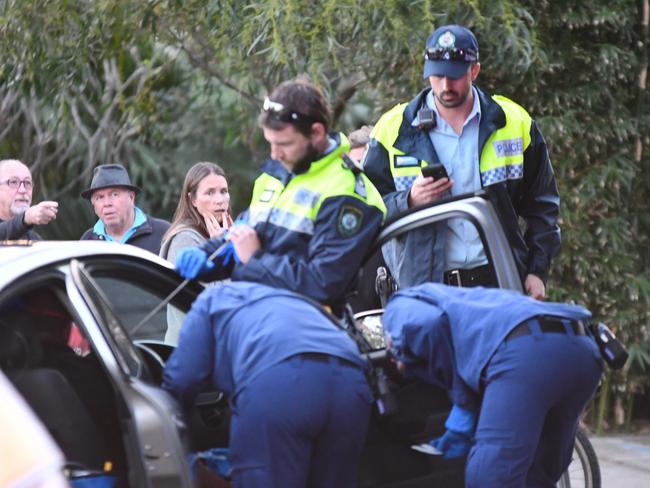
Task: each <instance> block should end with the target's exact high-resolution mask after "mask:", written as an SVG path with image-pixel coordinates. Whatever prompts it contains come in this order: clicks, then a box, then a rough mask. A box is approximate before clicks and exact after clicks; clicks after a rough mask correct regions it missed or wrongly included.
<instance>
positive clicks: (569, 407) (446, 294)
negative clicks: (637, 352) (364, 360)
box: [384, 283, 603, 488]
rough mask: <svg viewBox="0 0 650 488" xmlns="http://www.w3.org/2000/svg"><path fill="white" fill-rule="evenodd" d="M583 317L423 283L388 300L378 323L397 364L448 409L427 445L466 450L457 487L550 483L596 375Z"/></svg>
mask: <svg viewBox="0 0 650 488" xmlns="http://www.w3.org/2000/svg"><path fill="white" fill-rule="evenodd" d="M590 315H591V314H590V313H589V312H588V311H587V310H585V309H584V308H582V307H579V306H576V305H567V304H560V303H549V302H540V301H536V300H534V299H533V298H530V297H527V296H524V295H522V294H520V293H517V292H514V291H509V290H498V289H491V288H490V289H488V288H482V287H479V288H457V287H450V286H445V285H442V284H433V283H430V284H424V285H420V286H417V287H413V288H409V289H406V290H404V291H401V292H399V293H397V294H396V295H394V297H393V298H392V299H391V301H390V302H389V304H388V306H387V307H386V313H385V316H384V327H385V329H386V332H387V336H388V337H387V339H388V341H389V343H392V344H391V347H392V350H393V352H394V354H395V356H396V357H397V359H398V361H399V362H398V367H399V368H400V369H401V370H402V371H403V372H404V373H405V374H408V375H411V376H413V377H417V378H420V379H422V380H424V381H428V382H430V383H433V384H436V385H438V386H440V387H442V388H445V389H447V390H448V391H449V394H450V398H451V400H452V402H453V403H454V406H453V408H452V411H451V414H450V415H449V417H448V419H447V422H446V423H445V426H446V428H447V432H446V433H445V434H444V435H443V436H442V437H441V438H439V439H435V440H433V441H432V442H431V444H432V447H435V448H436V449H437V450H438V451H441V452H442V454H443V455H444V456H445V457H447V458H450V457H461V456H464V455H466V454H467V453H468V452H469V458H468V460H467V466H466V470H465V480H466V481H465V483H466V486H468V487H481V488H486V487H499V488H503V487H521V486H535V487H549V488H550V487H554V486H555V483H556V482H557V481H558V480H559V478H560V476H561V474H562V473H563V472H564V471H565V470H566V468H567V467H568V465H569V463H570V461H571V452H572V450H573V439H574V437H575V433H576V429H577V426H578V421H579V416H580V414H581V412H582V410H583V409H584V407H585V405H586V403H587V402H588V401H589V399H590V398H591V396H592V395H593V393H594V391H595V389H596V386H597V384H598V380H599V379H600V376H601V373H602V367H603V366H602V360H601V357H600V353H599V351H598V347H597V346H596V343H595V341H594V340H593V338H592V337H591V336H590V335H588V333H587V331H586V329H585V326H584V322H583V321H586V320H587V319H588V318H589V317H590ZM479 406H480V412H479ZM470 448H471V451H470Z"/></svg>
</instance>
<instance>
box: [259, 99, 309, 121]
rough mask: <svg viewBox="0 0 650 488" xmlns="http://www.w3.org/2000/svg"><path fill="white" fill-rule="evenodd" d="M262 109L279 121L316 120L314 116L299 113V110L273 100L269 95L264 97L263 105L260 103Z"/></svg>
mask: <svg viewBox="0 0 650 488" xmlns="http://www.w3.org/2000/svg"><path fill="white" fill-rule="evenodd" d="M262 111H263V112H268V113H271V114H272V115H273V117H275V118H276V119H277V120H279V121H280V122H286V123H300V122H306V123H313V122H317V120H316V119H315V118H314V117H310V116H309V115H305V114H301V113H300V112H296V111H293V110H290V109H288V108H287V107H285V106H284V105H283V104H281V103H280V102H274V101H273V100H271V99H270V98H269V97H266V98H265V99H264V105H262Z"/></svg>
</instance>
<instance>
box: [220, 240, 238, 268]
mask: <svg viewBox="0 0 650 488" xmlns="http://www.w3.org/2000/svg"><path fill="white" fill-rule="evenodd" d="M217 256H218V257H220V258H221V263H222V264H223V266H228V264H229V263H230V261H231V260H234V261H235V263H237V264H239V263H241V261H240V260H239V256H237V251H235V246H233V244H232V241H228V242H227V243H226V245H225V246H224V247H223V248H222V249H221V251H219V252H218V253H217Z"/></svg>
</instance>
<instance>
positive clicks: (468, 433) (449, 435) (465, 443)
mask: <svg viewBox="0 0 650 488" xmlns="http://www.w3.org/2000/svg"><path fill="white" fill-rule="evenodd" d="M445 427H447V432H445V433H444V434H443V436H442V437H438V438H437V439H434V440H433V441H431V445H432V446H433V447H435V448H436V449H438V450H439V451H440V452H442V454H443V457H444V458H445V459H454V458H458V457H463V456H467V453H469V450H470V448H471V447H472V436H473V435H474V430H475V429H476V413H475V412H473V411H471V410H466V409H464V408H461V407H459V406H458V405H454V406H453V407H452V408H451V412H450V413H449V417H447V421H446V422H445Z"/></svg>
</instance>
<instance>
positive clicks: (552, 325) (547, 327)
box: [506, 315, 587, 342]
mask: <svg viewBox="0 0 650 488" xmlns="http://www.w3.org/2000/svg"><path fill="white" fill-rule="evenodd" d="M535 324H537V326H538V327H539V330H540V331H541V332H542V333H545V334H568V333H569V332H568V330H571V331H572V332H573V333H574V334H575V335H578V336H583V335H587V332H586V329H585V326H584V324H583V323H582V322H580V321H579V320H572V319H567V318H563V317H555V316H552V315H539V316H537V317H533V318H532V319H528V320H525V321H523V322H522V323H521V324H519V325H517V326H516V327H515V328H514V329H512V330H511V331H510V333H508V335H507V336H506V342H508V341H511V340H513V339H516V338H517V337H522V336H525V335H531V334H532V333H533V330H534V329H535ZM567 329H568V330H567Z"/></svg>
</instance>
